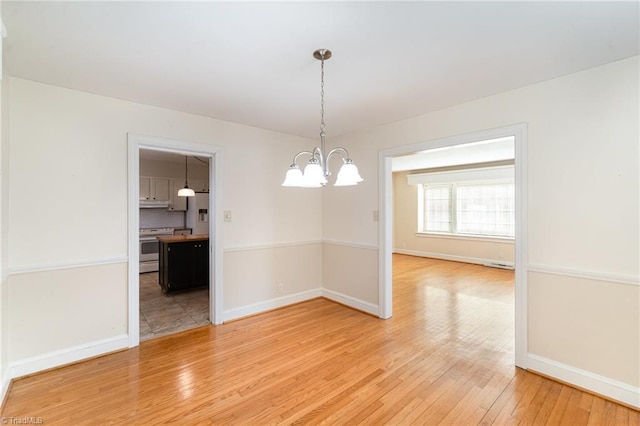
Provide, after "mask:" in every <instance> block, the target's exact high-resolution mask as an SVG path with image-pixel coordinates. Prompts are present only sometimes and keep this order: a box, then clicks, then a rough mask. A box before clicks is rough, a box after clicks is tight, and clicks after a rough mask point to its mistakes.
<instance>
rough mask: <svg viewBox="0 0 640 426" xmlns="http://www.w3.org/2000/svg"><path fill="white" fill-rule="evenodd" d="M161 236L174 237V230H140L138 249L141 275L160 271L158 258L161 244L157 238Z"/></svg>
mask: <svg viewBox="0 0 640 426" xmlns="http://www.w3.org/2000/svg"><path fill="white" fill-rule="evenodd" d="M161 235H173V228H143V229H140V245H139V249H138V254H139V256H140V273H143V272H156V271H157V270H158V269H159V268H158V258H159V252H160V244H159V243H158V239H157V238H156V237H158V236H161Z"/></svg>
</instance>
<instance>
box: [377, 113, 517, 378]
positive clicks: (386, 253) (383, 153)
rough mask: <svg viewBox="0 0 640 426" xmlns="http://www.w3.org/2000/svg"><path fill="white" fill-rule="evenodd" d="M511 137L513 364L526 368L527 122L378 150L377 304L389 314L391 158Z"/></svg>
mask: <svg viewBox="0 0 640 426" xmlns="http://www.w3.org/2000/svg"><path fill="white" fill-rule="evenodd" d="M509 136H513V137H514V145H515V161H514V164H515V190H516V233H515V235H516V238H515V264H516V268H515V270H516V272H515V313H516V314H515V365H517V366H518V367H521V368H525V369H526V368H527V353H528V350H527V268H526V265H528V254H527V247H528V243H527V241H528V240H527V238H528V235H527V124H526V123H520V124H514V125H511V126H505V127H499V128H495V129H488V130H482V131H478V132H474V133H469V134H464V135H456V136H451V137H447V138H441V139H436V140H430V141H425V142H419V143H414V144H409V145H401V146H396V147H393V148H387V149H383V150H380V151H379V152H378V210H379V211H380V226H379V232H378V236H379V242H378V244H379V261H378V267H379V274H378V275H379V283H378V284H379V291H378V293H379V303H380V317H381V318H389V317H390V316H391V304H392V300H391V299H392V278H391V271H392V265H391V254H392V252H393V250H392V241H393V238H392V232H393V229H392V228H393V181H392V158H393V157H397V156H403V155H407V154H413V153H416V152H419V151H428V150H431V149H435V148H444V147H449V146H455V145H462V144H468V143H473V142H480V141H485V140H489V139H497V138H500V137H509Z"/></svg>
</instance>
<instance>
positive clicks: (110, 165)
mask: <svg viewBox="0 0 640 426" xmlns="http://www.w3.org/2000/svg"><path fill="white" fill-rule="evenodd" d="M6 79H7V80H8V88H7V90H8V93H7V95H8V99H9V102H8V110H7V111H3V112H5V113H6V115H7V116H8V120H9V133H8V139H7V140H4V139H3V143H7V144H8V149H9V158H8V161H9V162H10V165H11V167H10V169H9V176H8V178H9V193H8V194H5V195H6V197H5V199H6V200H7V201H8V209H7V210H6V211H7V213H8V220H9V235H8V249H9V257H8V265H6V266H8V268H9V277H8V282H7V286H8V287H7V288H8V294H9V300H8V302H7V303H8V306H10V309H9V312H8V313H9V317H8V336H7V337H8V344H9V347H10V348H11V351H10V353H9V361H10V362H11V363H12V364H13V365H21V363H24V362H25V360H39V359H41V358H43V357H44V358H46V357H48V356H51V357H53V355H54V354H57V353H59V351H62V352H64V351H65V350H69V349H70V348H81V347H82V348H84V347H86V346H87V345H89V346H90V345H92V344H93V343H94V342H105V341H108V342H112V341H113V339H120V338H121V337H122V336H123V335H124V334H126V330H127V317H126V315H127V285H128V283H127V267H126V266H127V255H128V253H127V239H128V235H127V191H128V186H127V133H129V132H131V133H136V134H143V135H151V136H158V137H162V138H170V139H177V140H183V141H189V142H197V143H205V144H214V145H217V146H222V147H223V152H224V155H223V158H224V160H223V161H224V163H223V182H222V186H223V197H224V198H223V203H222V204H223V206H222V207H223V209H224V210H231V211H232V212H233V222H230V223H224V235H223V238H224V247H225V250H230V251H233V253H232V254H230V255H229V257H228V256H227V254H225V262H224V267H225V269H224V285H223V291H224V293H225V294H229V297H230V299H229V300H226V299H225V301H224V309H225V310H231V309H235V308H242V307H243V306H244V305H255V302H256V301H259V302H263V303H266V302H269V300H265V299H269V298H274V297H279V298H283V297H284V298H286V297H287V296H291V297H293V295H295V294H298V293H301V292H302V293H304V292H309V291H319V288H320V287H321V284H322V282H321V276H322V274H321V267H322V263H321V258H320V257H319V256H317V254H318V253H320V249H321V245H320V244H321V243H320V241H321V193H320V192H319V191H305V190H296V189H291V188H283V187H281V186H280V183H281V181H282V179H283V177H284V173H285V171H286V170H287V167H288V165H289V163H288V162H289V160H290V158H291V156H292V155H293V154H294V153H295V152H298V151H299V150H301V149H302V148H303V147H306V146H308V145H309V144H310V142H309V141H308V140H306V139H304V138H299V137H294V136H290V135H284V134H281V133H276V132H271V131H267V130H262V129H256V128H252V127H248V126H243V125H238V124H234V123H229V122H223V121H219V120H214V119H209V118H205V117H201V116H195V115H190V114H184V113H179V112H175V111H170V110H166V109H161V108H154V107H150V106H145V105H140V104H135V103H131V102H125V101H120V100H116V99H112V98H106V97H101V96H97V95H92V94H88V93H83V92H78V91H74V90H68V89H64V88H60V87H54V86H50V85H46V84H41V83H36V82H32V81H27V80H22V79H17V78H11V77H6ZM4 182H5V176H4V175H3V183H4ZM283 245H286V246H287V247H289V251H288V252H287V255H286V256H284V257H280V258H279V260H278V262H276V263H275V264H274V263H272V262H271V261H270V259H271V258H272V257H273V256H274V253H276V254H275V255H281V251H282V247H283ZM298 246H300V249H299V250H296V247H298ZM314 246H315V248H314ZM227 257H228V258H227ZM248 264H251V272H252V274H253V275H252V276H254V277H262V279H260V280H253V279H249V278H248V277H247V276H246V275H245V274H244V271H245V270H246V269H248V268H247V265H248ZM308 270H312V271H317V274H315V275H311V277H310V278H309V277H308V276H307V272H308ZM283 277H288V278H287V279H288V280H289V284H288V285H286V286H285V289H284V291H283V292H282V293H279V292H277V285H278V282H275V281H276V280H280V279H284V278H283ZM292 277H306V278H305V279H304V280H303V279H299V280H298V281H295V282H294V281H293V280H294V279H293V278H292ZM305 294H306V293H305ZM296 297H297V296H296ZM4 306H7V305H4ZM27 340H28V341H27ZM34 365H35V364H34ZM21 371H23V370H21Z"/></svg>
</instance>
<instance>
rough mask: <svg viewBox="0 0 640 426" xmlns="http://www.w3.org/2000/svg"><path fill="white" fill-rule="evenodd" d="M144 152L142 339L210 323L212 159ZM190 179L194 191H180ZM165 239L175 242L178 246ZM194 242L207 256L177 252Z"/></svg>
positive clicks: (141, 196) (141, 218)
mask: <svg viewBox="0 0 640 426" xmlns="http://www.w3.org/2000/svg"><path fill="white" fill-rule="evenodd" d="M139 157H140V164H139V170H140V194H139V200H140V201H139V207H140V209H139V216H138V220H139V223H140V250H139V255H140V270H139V272H140V275H139V277H140V279H139V286H140V290H139V295H140V300H139V304H140V341H145V340H149V339H153V338H156V337H161V336H165V335H169V334H174V333H178V332H180V331H185V330H189V329H192V328H196V327H200V326H205V325H209V324H211V322H210V321H209V310H210V309H209V280H208V271H209V267H210V265H209V256H206V247H204V248H202V247H201V246H202V245H203V243H205V245H206V242H207V241H208V237H209V235H210V234H209V221H208V217H209V215H208V207H209V195H210V185H209V162H210V158H209V157H199V156H197V155H191V154H186V153H185V154H178V153H173V152H166V151H158V150H151V149H144V148H142V149H140V151H139ZM187 184H188V186H189V188H191V189H192V190H193V191H194V193H193V195H191V196H184V195H180V194H181V193H182V192H183V191H184V189H183V188H184V187H185V185H187ZM205 237H206V239H205ZM196 238H200V239H199V240H198V239H196ZM161 240H162V241H175V243H171V247H173V250H171V249H169V247H170V246H169V245H168V244H167V243H161V242H160V241H161ZM176 243H177V244H176ZM194 247H197V248H199V249H198V250H197V252H198V253H200V254H203V253H204V254H205V255H204V256H202V255H200V256H195V257H194V256H189V255H187V256H186V257H184V258H183V259H181V258H180V256H179V254H180V251H179V250H178V251H176V250H177V249H179V248H186V249H189V251H193V248H194ZM161 249H162V250H161ZM169 250H171V251H170V252H169ZM161 251H162V253H161ZM165 251H167V253H165ZM169 258H171V262H167V261H168V260H169ZM168 263H169V264H168ZM171 264H172V265H171ZM186 265H189V267H186ZM177 268H178V269H179V270H178V271H176V269H177ZM194 270H195V271H198V272H199V274H197V276H196V275H195V274H194V273H193V272H192V271H194ZM170 274H171V275H173V276H171V277H170V276H169V275H170ZM176 287H179V288H178V289H176Z"/></svg>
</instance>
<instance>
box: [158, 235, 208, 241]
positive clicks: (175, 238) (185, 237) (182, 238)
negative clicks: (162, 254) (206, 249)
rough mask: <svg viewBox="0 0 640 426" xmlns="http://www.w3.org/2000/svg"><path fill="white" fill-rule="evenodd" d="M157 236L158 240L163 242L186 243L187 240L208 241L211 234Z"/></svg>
mask: <svg viewBox="0 0 640 426" xmlns="http://www.w3.org/2000/svg"><path fill="white" fill-rule="evenodd" d="M157 238H158V241H162V242H163V243H184V242H187V241H208V240H209V235H207V234H195V235H160V236H158V237H157Z"/></svg>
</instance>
